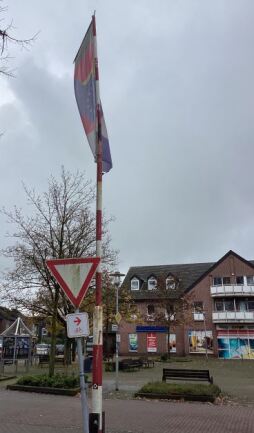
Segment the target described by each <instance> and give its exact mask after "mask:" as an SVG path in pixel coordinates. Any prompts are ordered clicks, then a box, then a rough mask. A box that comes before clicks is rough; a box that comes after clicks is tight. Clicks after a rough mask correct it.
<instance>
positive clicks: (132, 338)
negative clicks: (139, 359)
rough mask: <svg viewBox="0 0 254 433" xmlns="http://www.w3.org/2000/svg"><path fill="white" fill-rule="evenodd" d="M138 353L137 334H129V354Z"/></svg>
mask: <svg viewBox="0 0 254 433" xmlns="http://www.w3.org/2000/svg"><path fill="white" fill-rule="evenodd" d="M137 351H138V334H129V352H137Z"/></svg>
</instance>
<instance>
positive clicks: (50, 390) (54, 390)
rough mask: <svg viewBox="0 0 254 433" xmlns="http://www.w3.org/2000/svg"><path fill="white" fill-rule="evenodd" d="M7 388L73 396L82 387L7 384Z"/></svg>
mask: <svg viewBox="0 0 254 433" xmlns="http://www.w3.org/2000/svg"><path fill="white" fill-rule="evenodd" d="M6 389H9V390H11V391H25V392H37V393H40V394H54V395H68V396H73V395H76V394H78V392H80V388H70V389H66V388H50V387H42V386H27V385H7V386H6Z"/></svg>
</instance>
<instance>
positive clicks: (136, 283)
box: [131, 277, 139, 290]
mask: <svg viewBox="0 0 254 433" xmlns="http://www.w3.org/2000/svg"><path fill="white" fill-rule="evenodd" d="M131 290H139V279H138V278H136V277H134V278H132V280H131Z"/></svg>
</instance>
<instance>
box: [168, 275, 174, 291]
mask: <svg viewBox="0 0 254 433" xmlns="http://www.w3.org/2000/svg"><path fill="white" fill-rule="evenodd" d="M175 288H176V283H175V279H174V277H172V276H170V277H168V278H167V279H166V289H167V290H174V289H175Z"/></svg>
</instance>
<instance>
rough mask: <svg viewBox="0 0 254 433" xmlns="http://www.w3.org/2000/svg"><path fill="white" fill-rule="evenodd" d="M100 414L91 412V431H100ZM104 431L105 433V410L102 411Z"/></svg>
mask: <svg viewBox="0 0 254 433" xmlns="http://www.w3.org/2000/svg"><path fill="white" fill-rule="evenodd" d="M99 416H100V415H99V414H98V413H90V414H89V433H99ZM102 433H105V412H102Z"/></svg>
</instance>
